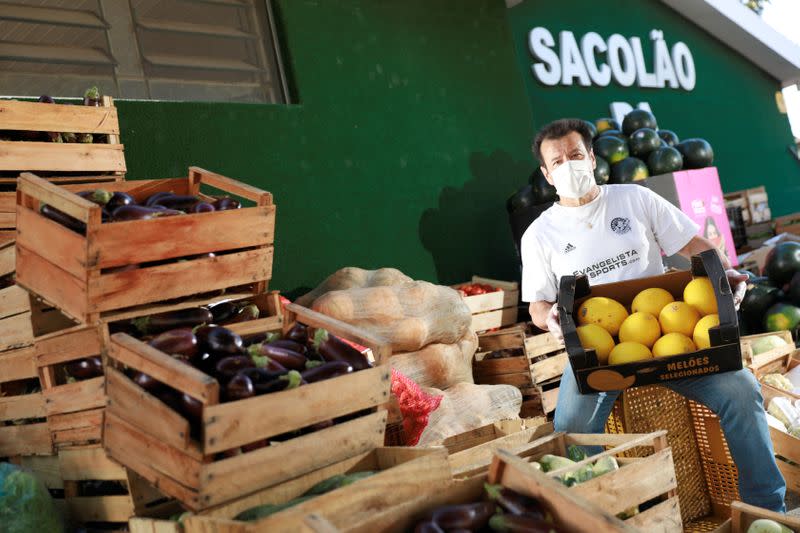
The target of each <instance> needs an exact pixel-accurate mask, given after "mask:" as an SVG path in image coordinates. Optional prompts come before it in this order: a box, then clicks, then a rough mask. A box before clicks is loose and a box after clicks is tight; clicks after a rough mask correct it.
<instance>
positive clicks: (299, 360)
mask: <svg viewBox="0 0 800 533" xmlns="http://www.w3.org/2000/svg"><path fill="white" fill-rule="evenodd" d="M247 353H249V354H250V356H251V357H253V358H256V357H264V356H266V357H267V359H269V360H272V361H276V362H278V363H280V364H281V365H283V366H285V367H286V368H288V369H290V370H304V369H305V368H306V357H305V356H304V355H302V354H299V353H297V352H293V351H291V350H287V349H286V348H281V347H280V346H275V345H273V344H270V343H262V344H254V345H252V346H250V347H249V348H247Z"/></svg>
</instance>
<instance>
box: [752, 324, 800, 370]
mask: <svg viewBox="0 0 800 533" xmlns="http://www.w3.org/2000/svg"><path fill="white" fill-rule="evenodd" d="M771 336H778V337H780V338H782V339H783V340H785V341H786V346H780V347H778V348H773V349H772V350H769V351H767V352H764V353H761V354H758V355H756V356H754V355H753V341H755V340H756V339H760V338H763V337H771ZM739 343H740V344H741V346H742V361H743V362H744V364H746V365H750V366H756V367H760V366H762V365H763V363H764V362H765V361H772V360H773V359H775V357H777V356H779V355H782V354H787V353H791V352H793V351H794V350H795V346H794V339H792V332H791V331H775V332H771V333H758V334H756V335H746V336H744V337H742V338H741V339H740V340H739Z"/></svg>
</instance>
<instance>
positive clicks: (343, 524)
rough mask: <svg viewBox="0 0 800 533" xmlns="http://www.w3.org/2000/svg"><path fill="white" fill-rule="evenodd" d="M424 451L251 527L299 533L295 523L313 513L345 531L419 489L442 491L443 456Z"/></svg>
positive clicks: (447, 482)
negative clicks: (418, 455) (419, 455)
mask: <svg viewBox="0 0 800 533" xmlns="http://www.w3.org/2000/svg"><path fill="white" fill-rule="evenodd" d="M389 450H391V449H382V450H378V451H379V452H388V451H389ZM428 452H429V454H428V455H424V456H421V457H417V458H416V459H412V460H409V461H407V462H402V463H400V464H398V465H397V466H394V467H393V468H387V469H384V470H382V471H381V472H379V473H377V474H375V475H372V476H370V477H368V478H365V479H362V480H359V481H357V482H355V483H353V484H351V485H348V486H347V487H343V488H341V489H339V490H336V491H333V492H329V493H327V494H323V495H321V496H318V497H316V498H314V499H313V501H307V502H304V503H301V504H299V505H297V506H293V507H291V508H289V509H287V510H285V511H283V512H280V513H276V514H274V515H271V516H270V517H267V518H264V519H262V520H258V521H257V522H256V523H255V524H253V525H254V526H255V527H256V528H258V529H259V530H261V531H284V532H295V531H301V529H300V528H299V522H300V521H301V520H302V518H303V517H304V516H305V515H307V514H309V513H312V512H313V513H319V514H320V515H322V516H324V517H325V519H326V520H327V521H328V522H330V523H331V524H333V525H334V526H336V527H338V528H342V529H346V528H348V527H351V526H355V525H357V524H359V523H362V522H365V521H368V520H369V519H370V518H372V515H373V513H375V511H376V510H379V509H383V508H386V507H390V506H392V505H397V504H401V503H405V502H407V501H408V500H411V499H413V498H414V497H415V496H417V495H418V494H419V491H420V487H425V488H426V489H430V490H434V491H435V490H437V489H439V490H445V489H446V488H448V487H449V485H450V472H449V468H448V466H447V454H446V452H445V450H444V449H441V448H440V449H430V450H428Z"/></svg>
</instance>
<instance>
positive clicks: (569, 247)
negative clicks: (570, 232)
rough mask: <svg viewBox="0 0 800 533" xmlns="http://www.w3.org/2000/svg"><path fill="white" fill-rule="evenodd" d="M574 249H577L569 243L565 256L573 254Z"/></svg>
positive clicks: (565, 249)
mask: <svg viewBox="0 0 800 533" xmlns="http://www.w3.org/2000/svg"><path fill="white" fill-rule="evenodd" d="M574 249H575V247H574V246H572V243H567V247H566V248H564V253H565V254H568V253H570V252H571V251H572V250H574Z"/></svg>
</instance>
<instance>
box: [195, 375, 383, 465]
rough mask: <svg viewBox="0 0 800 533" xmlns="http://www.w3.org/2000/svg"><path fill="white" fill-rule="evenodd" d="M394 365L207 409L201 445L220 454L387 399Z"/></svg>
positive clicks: (208, 451)
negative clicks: (203, 439) (391, 368)
mask: <svg viewBox="0 0 800 533" xmlns="http://www.w3.org/2000/svg"><path fill="white" fill-rule="evenodd" d="M390 376H391V373H390V368H389V367H387V366H381V367H376V368H370V369H367V370H361V371H359V372H354V373H352V374H349V375H346V376H339V377H337V378H333V379H329V380H325V381H321V382H319V383H312V384H310V385H306V386H303V387H297V388H296V389H292V390H287V391H281V392H276V393H273V394H269V395H267V396H257V397H255V398H250V399H247V400H240V401H238V402H228V403H222V404H219V405H215V406H211V407H208V408H206V409H204V410H203V424H204V431H203V435H204V438H205V442H204V445H203V450H204V451H205V452H206V453H216V452H219V451H223V450H228V449H230V448H234V447H236V446H241V445H242V444H247V443H249V442H254V441H256V440H259V439H263V438H268V437H272V436H274V435H280V434H281V433H285V432H287V431H291V430H294V429H298V428H303V427H306V426H310V425H312V424H316V423H317V422H322V421H325V420H330V419H333V418H337V417H339V416H343V415H346V414H349V413H354V412H357V411H360V410H362V409H367V408H369V407H374V406H376V405H380V404H383V403H385V402H387V401H388V399H389V389H390V387H391V377H390Z"/></svg>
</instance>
